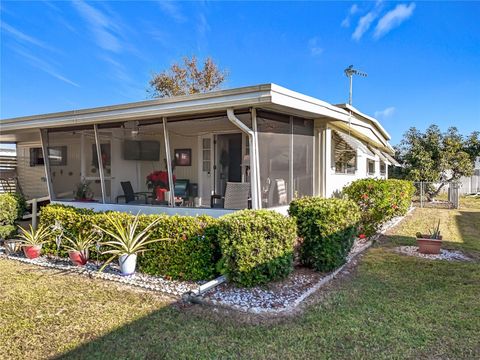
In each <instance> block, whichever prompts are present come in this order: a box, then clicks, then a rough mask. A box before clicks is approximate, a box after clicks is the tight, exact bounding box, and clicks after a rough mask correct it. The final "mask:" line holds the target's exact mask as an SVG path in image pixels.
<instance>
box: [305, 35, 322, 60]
mask: <svg viewBox="0 0 480 360" xmlns="http://www.w3.org/2000/svg"><path fill="white" fill-rule="evenodd" d="M308 47H309V49H310V53H311V54H312V55H313V56H319V55H321V54H322V53H323V48H322V47H320V45H319V43H318V38H317V37H314V38H311V39H310V40H308Z"/></svg>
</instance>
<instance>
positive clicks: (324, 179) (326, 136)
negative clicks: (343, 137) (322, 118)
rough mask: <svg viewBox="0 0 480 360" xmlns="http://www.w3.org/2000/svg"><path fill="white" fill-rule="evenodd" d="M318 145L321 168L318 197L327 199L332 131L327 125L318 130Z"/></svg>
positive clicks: (319, 167) (319, 168)
mask: <svg viewBox="0 0 480 360" xmlns="http://www.w3.org/2000/svg"><path fill="white" fill-rule="evenodd" d="M317 131H318V142H317V143H318V145H317V149H318V150H317V151H318V153H319V156H318V159H319V166H318V168H317V170H318V171H317V184H318V189H317V195H318V196H322V197H326V196H327V190H328V174H329V173H330V168H331V149H332V147H331V129H328V128H327V127H326V126H325V125H322V126H320V127H319V128H318V130H317Z"/></svg>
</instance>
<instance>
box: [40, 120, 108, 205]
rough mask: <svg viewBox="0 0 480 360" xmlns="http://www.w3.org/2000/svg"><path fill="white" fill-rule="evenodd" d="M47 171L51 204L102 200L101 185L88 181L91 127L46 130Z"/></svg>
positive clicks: (92, 141)
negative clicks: (48, 166) (50, 188)
mask: <svg viewBox="0 0 480 360" xmlns="http://www.w3.org/2000/svg"><path fill="white" fill-rule="evenodd" d="M46 145H47V151H48V154H49V161H48V162H49V165H50V168H49V169H48V171H49V173H50V178H51V182H52V190H53V194H52V199H53V200H66V201H73V200H81V201H94V200H97V201H98V200H100V201H101V199H102V193H101V188H100V184H99V183H98V184H97V183H95V182H92V181H90V180H88V178H87V176H86V173H87V169H88V170H91V161H92V160H91V154H90V153H89V152H91V151H92V150H91V149H92V146H93V147H94V146H95V137H94V132H93V126H92V127H90V126H88V127H81V128H68V129H65V130H56V129H55V130H49V131H48V132H47V144H46Z"/></svg>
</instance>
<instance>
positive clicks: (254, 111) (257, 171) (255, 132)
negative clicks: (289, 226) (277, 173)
mask: <svg viewBox="0 0 480 360" xmlns="http://www.w3.org/2000/svg"><path fill="white" fill-rule="evenodd" d="M252 130H253V141H254V143H255V147H254V154H255V163H254V164H255V186H256V193H257V198H256V201H257V209H261V208H262V186H261V181H260V153H259V151H258V129H257V109H255V108H252Z"/></svg>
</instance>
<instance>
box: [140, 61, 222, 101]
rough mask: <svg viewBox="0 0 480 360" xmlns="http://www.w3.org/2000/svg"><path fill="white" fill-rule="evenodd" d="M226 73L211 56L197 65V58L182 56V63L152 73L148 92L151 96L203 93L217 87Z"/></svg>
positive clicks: (162, 96)
mask: <svg viewBox="0 0 480 360" xmlns="http://www.w3.org/2000/svg"><path fill="white" fill-rule="evenodd" d="M227 76H228V73H227V71H226V70H220V69H219V68H218V66H217V65H216V64H215V62H214V61H213V60H212V59H211V58H209V57H208V58H207V59H206V60H205V62H204V63H203V68H202V69H199V68H198V66H197V58H196V57H195V56H193V57H192V58H188V57H184V58H183V64H178V63H175V64H173V65H172V66H171V67H170V69H168V70H165V71H163V72H161V73H158V74H153V75H152V78H151V79H150V81H149V84H150V90H148V91H149V92H150V93H152V96H153V97H161V98H164V97H171V96H179V95H190V94H198V93H205V92H209V91H213V90H216V89H219V88H220V86H221V85H222V84H223V82H224V81H225V80H226V78H227Z"/></svg>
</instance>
